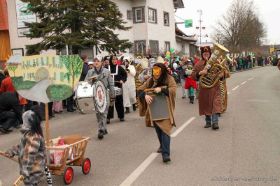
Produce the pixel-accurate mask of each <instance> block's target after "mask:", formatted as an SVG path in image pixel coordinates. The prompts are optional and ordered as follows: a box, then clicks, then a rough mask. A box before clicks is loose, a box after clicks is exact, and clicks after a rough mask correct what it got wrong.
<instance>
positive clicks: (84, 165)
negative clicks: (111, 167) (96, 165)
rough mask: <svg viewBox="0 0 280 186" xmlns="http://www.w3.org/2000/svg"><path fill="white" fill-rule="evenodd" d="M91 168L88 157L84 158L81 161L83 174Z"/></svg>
mask: <svg viewBox="0 0 280 186" xmlns="http://www.w3.org/2000/svg"><path fill="white" fill-rule="evenodd" d="M90 168H91V162H90V159H89V158H86V159H84V161H83V163H82V171H83V173H84V174H85V175H87V174H88V173H89V172H90Z"/></svg>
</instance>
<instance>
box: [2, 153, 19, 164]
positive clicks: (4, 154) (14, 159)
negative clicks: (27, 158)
mask: <svg viewBox="0 0 280 186" xmlns="http://www.w3.org/2000/svg"><path fill="white" fill-rule="evenodd" d="M0 155H1V156H3V157H5V158H8V159H10V160H13V161H15V162H17V163H18V159H17V158H15V157H9V156H8V155H7V154H6V153H5V152H3V151H0Z"/></svg>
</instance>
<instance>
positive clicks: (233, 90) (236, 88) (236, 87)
mask: <svg viewBox="0 0 280 186" xmlns="http://www.w3.org/2000/svg"><path fill="white" fill-rule="evenodd" d="M238 88H239V85H237V86H236V87H234V88H233V89H231V90H233V91H235V90H236V89H238Z"/></svg>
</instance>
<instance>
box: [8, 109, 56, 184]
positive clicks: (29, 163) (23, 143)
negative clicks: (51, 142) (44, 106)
mask: <svg viewBox="0 0 280 186" xmlns="http://www.w3.org/2000/svg"><path fill="white" fill-rule="evenodd" d="M39 109H40V108H39V107H38V106H34V107H33V108H31V110H28V111H26V112H24V113H23V115H22V120H23V125H22V128H21V133H22V134H23V136H22V138H21V140H20V144H18V145H16V146H14V147H12V148H11V149H9V150H7V151H6V152H5V154H6V155H7V156H8V157H14V156H18V160H19V161H18V162H19V168H20V175H22V176H23V177H24V180H23V182H24V184H25V185H26V186H35V185H38V184H39V183H40V182H41V181H43V179H42V178H44V179H45V180H46V182H47V183H48V185H49V186H50V185H52V179H51V175H50V173H49V171H48V168H47V167H46V158H47V156H46V152H45V150H46V148H45V140H44V137H43V131H42V127H41V117H40V114H39Z"/></svg>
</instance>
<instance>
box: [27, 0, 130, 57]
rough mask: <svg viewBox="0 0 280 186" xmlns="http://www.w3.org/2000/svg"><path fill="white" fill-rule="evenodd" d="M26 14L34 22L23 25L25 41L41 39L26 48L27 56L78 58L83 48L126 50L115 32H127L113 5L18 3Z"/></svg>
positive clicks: (62, 0)
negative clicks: (47, 53) (44, 53)
mask: <svg viewBox="0 0 280 186" xmlns="http://www.w3.org/2000/svg"><path fill="white" fill-rule="evenodd" d="M22 1H23V2H25V3H28V4H29V6H28V9H27V10H26V11H30V12H33V13H35V14H36V15H37V18H38V22H36V23H25V24H26V26H27V27H29V28H30V33H28V34H26V36H27V37H29V38H42V41H41V42H40V43H37V44H34V45H28V46H27V49H28V53H36V52H39V51H41V50H46V49H56V50H59V51H60V50H62V49H64V48H65V47H66V45H68V46H69V48H70V50H69V51H70V53H72V54H78V53H79V51H80V50H81V49H83V48H87V47H92V46H97V47H98V49H99V50H107V51H108V52H114V53H115V52H117V51H120V50H121V51H123V50H124V49H127V48H130V47H131V43H130V42H128V40H120V39H119V38H118V34H115V33H114V32H115V30H128V29H129V27H126V26H125V25H124V24H125V22H124V21H123V20H122V14H121V12H120V11H119V9H118V7H117V5H116V4H115V3H114V2H112V1H110V0H22Z"/></svg>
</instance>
